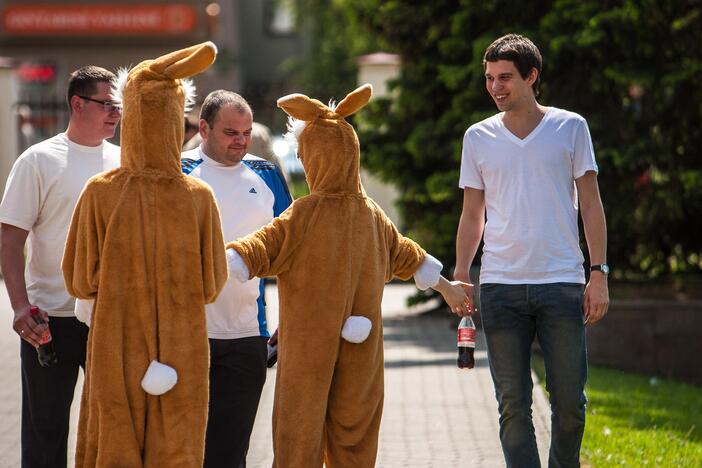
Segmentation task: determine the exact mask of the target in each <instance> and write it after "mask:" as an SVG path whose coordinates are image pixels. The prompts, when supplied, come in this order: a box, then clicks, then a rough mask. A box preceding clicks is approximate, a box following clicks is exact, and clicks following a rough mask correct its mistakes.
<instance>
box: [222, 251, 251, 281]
mask: <svg viewBox="0 0 702 468" xmlns="http://www.w3.org/2000/svg"><path fill="white" fill-rule="evenodd" d="M227 265H228V266H229V276H231V277H232V278H236V279H237V280H239V282H241V283H245V282H247V281H248V280H249V267H247V266H246V263H244V259H243V258H241V255H239V252H237V251H236V250H234V249H227Z"/></svg>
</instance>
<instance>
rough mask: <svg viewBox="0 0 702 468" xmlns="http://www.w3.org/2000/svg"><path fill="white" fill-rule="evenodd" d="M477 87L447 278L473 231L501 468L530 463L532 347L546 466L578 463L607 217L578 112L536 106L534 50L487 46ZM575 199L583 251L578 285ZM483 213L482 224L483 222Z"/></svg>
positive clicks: (514, 39)
mask: <svg viewBox="0 0 702 468" xmlns="http://www.w3.org/2000/svg"><path fill="white" fill-rule="evenodd" d="M483 63H484V67H485V79H486V88H487V91H488V92H489V93H490V95H491V96H492V98H493V100H494V101H495V104H496V105H497V108H498V109H499V110H500V111H501V112H500V113H499V114H496V115H494V116H492V117H490V118H488V119H485V120H483V121H482V122H478V123H476V124H474V125H472V126H471V127H470V128H469V129H468V130H467V131H466V133H465V137H464V139H463V155H462V162H461V176H460V182H459V186H460V187H461V188H462V189H464V199H463V212H462V214H461V220H460V224H459V228H458V236H457V239H456V257H457V260H456V270H455V278H456V279H457V280H461V281H465V282H470V275H469V268H470V265H471V263H472V261H473V258H474V256H475V253H476V250H477V248H478V245H479V243H480V239H481V237H483V230H484V247H483V254H482V262H481V263H482V265H481V271H480V314H481V318H482V324H483V330H484V332H485V337H486V341H487V348H488V362H489V365H490V371H491V374H492V377H493V382H494V384H495V393H496V397H497V400H498V403H499V412H500V440H501V442H502V449H503V452H504V455H505V460H506V463H507V466H509V467H512V466H519V467H539V466H541V465H540V461H539V454H538V452H537V448H536V439H535V437H534V427H533V423H532V418H531V403H532V397H531V395H532V381H531V369H530V361H531V344H532V341H533V340H534V337H535V336H537V337H538V339H539V344H540V345H541V349H542V350H543V354H544V362H545V366H546V384H547V387H548V389H549V394H550V401H551V410H552V412H553V418H552V431H551V433H552V437H551V448H550V454H549V466H559V467H571V466H579V464H580V461H579V456H580V444H581V441H582V436H583V431H584V428H585V403H586V399H585V393H584V387H585V380H586V378H587V360H586V353H585V325H586V324H590V323H594V322H596V321H597V320H599V319H601V318H602V317H603V316H604V315H605V314H606V313H607V308H608V304H609V293H608V289H607V274H608V273H609V267H608V266H607V264H606V226H605V216H604V211H603V209H602V202H601V200H600V195H599V188H598V185H597V164H596V163H595V156H594V151H593V147H592V142H591V139H590V134H589V130H588V127H587V123H586V122H585V119H583V118H582V117H581V116H579V115H578V114H575V113H573V112H568V111H565V110H561V109H557V108H554V107H545V106H542V105H540V104H539V103H538V102H537V101H536V96H537V95H538V85H539V80H540V75H541V54H540V53H539V50H538V49H537V48H536V46H535V45H534V44H533V43H532V42H531V41H530V40H529V39H527V38H525V37H522V36H518V35H515V34H509V35H506V36H504V37H501V38H499V39H497V40H496V41H495V42H493V43H492V44H491V45H490V46H489V47H488V49H487V51H486V52H485V57H484V61H483ZM578 205H579V206H580V212H581V215H582V219H583V225H584V228H585V236H586V239H587V243H588V251H589V254H590V265H591V267H590V269H591V274H590V277H589V281H588V283H587V285H586V286H584V284H585V275H584V272H583V255H582V252H581V250H580V244H579V239H578V219H577V216H578ZM486 217H487V221H486V220H485V219H486Z"/></svg>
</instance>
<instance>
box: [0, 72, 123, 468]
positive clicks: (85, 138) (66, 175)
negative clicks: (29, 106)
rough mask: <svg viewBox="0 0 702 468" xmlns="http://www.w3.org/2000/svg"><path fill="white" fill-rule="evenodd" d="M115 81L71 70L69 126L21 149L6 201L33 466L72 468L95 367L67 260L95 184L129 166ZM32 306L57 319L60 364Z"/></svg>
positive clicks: (26, 440)
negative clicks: (78, 403)
mask: <svg viewBox="0 0 702 468" xmlns="http://www.w3.org/2000/svg"><path fill="white" fill-rule="evenodd" d="M113 78H114V74H113V73H111V72H110V71H108V70H105V69H104V68H100V67H95V66H86V67H82V68H80V69H78V70H76V71H74V72H73V73H72V74H71V76H70V79H69V82H68V92H67V99H68V106H69V108H70V112H71V115H70V119H69V122H68V128H67V129H66V131H65V132H63V133H59V134H58V135H56V136H54V137H52V138H49V139H48V140H44V141H42V142H40V143H37V144H35V145H33V146H31V147H30V148H29V149H27V150H26V151H25V152H24V153H22V155H20V157H19V158H18V159H17V160H16V161H15V164H14V166H13V168H12V171H11V172H10V175H9V177H8V179H7V184H6V188H5V194H4V196H3V199H2V203H0V223H2V227H1V232H2V237H1V240H0V263H1V264H2V272H3V275H4V277H5V286H6V287H7V292H8V295H9V296H10V301H11V303H12V309H13V310H14V320H13V328H14V330H15V332H16V333H17V335H19V337H20V338H21V340H20V342H21V348H20V357H21V362H22V467H23V468H35V467H62V468H65V466H66V445H67V438H68V427H69V413H70V406H71V402H72V401H73V392H74V390H75V385H76V379H77V377H78V367H83V368H85V349H86V341H87V337H88V327H87V326H86V325H85V324H83V323H81V322H79V321H78V320H77V319H76V318H75V315H74V312H73V309H74V300H73V298H71V297H70V296H69V295H68V293H67V292H66V289H65V287H64V282H63V275H62V272H61V258H62V257H63V249H64V243H65V241H66V235H67V233H68V227H69V225H70V222H71V215H72V214H73V208H74V207H75V205H76V203H77V201H78V197H79V196H80V193H81V191H82V190H83V186H84V185H85V183H86V181H87V180H88V179H89V178H90V177H92V176H93V175H95V174H97V173H99V172H103V171H106V170H110V169H114V168H116V167H118V166H119V147H117V146H115V145H112V144H110V143H108V142H106V141H105V139H106V138H111V137H113V136H114V134H115V130H116V129H117V125H118V123H119V120H120V111H119V109H118V108H116V107H115V106H114V105H113V103H112V101H111V98H110V86H111V81H112V79H113ZM27 239H29V242H28V248H27V256H26V264H25V257H24V246H25V241H26V240H27ZM30 306H37V307H39V309H40V311H41V314H42V315H43V316H44V319H45V320H50V322H49V327H50V330H51V335H52V338H53V339H52V341H53V347H54V350H55V352H56V355H57V358H58V362H57V363H56V364H54V365H53V366H51V367H42V366H40V364H39V362H38V360H37V351H36V349H35V348H36V347H38V346H39V342H40V338H41V335H42V332H43V331H44V329H45V328H44V327H45V326H44V325H38V324H37V323H35V322H34V320H33V319H32V318H31V317H30V313H29V310H30Z"/></svg>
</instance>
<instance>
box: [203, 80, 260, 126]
mask: <svg viewBox="0 0 702 468" xmlns="http://www.w3.org/2000/svg"><path fill="white" fill-rule="evenodd" d="M227 105H231V106H234V108H235V109H236V110H238V111H239V112H240V113H242V114H244V113H247V112H248V113H249V114H251V115H252V116H253V111H252V110H251V106H250V105H249V103H248V102H246V99H244V98H243V97H241V95H239V94H237V93H235V92H233V91H227V90H224V89H218V90H217V91H212V92H211V93H210V94H208V95H207V97H206V98H205V101H204V102H203V103H202V107H201V108H200V119H201V120H204V121H206V122H207V125H209V126H210V128H212V127H213V126H214V122H215V119H216V118H217V114H218V113H219V110H220V109H221V108H222V107H223V106H227Z"/></svg>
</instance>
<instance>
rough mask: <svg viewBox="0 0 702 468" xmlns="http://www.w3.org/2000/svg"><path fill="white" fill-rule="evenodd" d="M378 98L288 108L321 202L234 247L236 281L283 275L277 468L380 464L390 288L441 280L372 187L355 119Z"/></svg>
mask: <svg viewBox="0 0 702 468" xmlns="http://www.w3.org/2000/svg"><path fill="white" fill-rule="evenodd" d="M371 94H372V89H371V87H370V85H365V86H362V87H360V88H358V89H357V90H356V91H354V92H352V93H350V94H349V95H348V96H347V97H346V98H345V99H343V100H342V101H341V102H340V103H339V105H338V106H336V108H330V107H327V106H325V105H324V104H322V103H321V102H320V101H318V100H315V99H310V98H308V97H307V96H304V95H301V94H293V95H290V96H286V97H283V98H281V99H279V100H278V106H279V107H281V108H282V109H283V110H284V111H285V112H286V113H287V114H289V115H290V116H291V117H293V118H294V119H298V121H297V122H293V123H292V126H293V127H295V128H296V129H297V130H298V131H301V133H299V137H298V143H299V147H298V155H299V157H300V160H301V161H302V165H303V166H304V169H305V175H306V177H307V183H308V185H309V188H310V192H311V194H310V195H309V196H307V197H304V198H300V199H298V200H296V201H295V202H294V203H293V205H292V206H291V207H290V208H288V210H286V211H285V212H284V213H283V214H282V215H281V216H280V218H276V219H274V220H273V221H272V223H271V224H269V225H267V226H264V227H263V228H261V229H260V230H259V231H257V232H255V233H253V234H251V235H249V236H247V237H245V238H243V239H239V240H238V241H236V242H232V243H230V244H228V245H227V248H228V249H230V250H227V255H228V257H229V264H230V270H231V274H232V275H234V276H237V277H239V278H240V279H248V278H249V276H250V277H253V276H277V277H278V288H279V297H280V324H279V345H278V347H279V350H280V357H279V361H278V375H277V381H276V389H275V404H274V410H273V433H274V440H273V444H274V450H275V460H274V463H273V465H274V466H277V467H284V468H290V467H294V468H298V467H299V468H302V467H304V468H310V467H311V468H315V467H321V466H322V463H323V462H324V463H326V466H327V467H331V468H336V467H354V468H364V467H368V468H370V467H373V466H375V458H376V452H377V446H378V431H379V428H380V420H381V416H382V412H383V328H382V321H381V310H380V303H381V300H382V297H383V288H384V286H385V283H386V282H388V281H390V280H391V279H392V278H393V277H399V278H402V279H409V278H410V277H411V276H412V275H415V274H416V275H415V279H416V280H417V281H418V284H419V283H422V282H424V283H425V284H424V288H426V287H428V286H431V285H434V284H436V283H437V282H438V281H439V275H440V271H441V264H440V263H438V261H437V260H435V259H433V257H431V256H429V255H427V254H426V253H425V252H424V250H422V248H421V247H420V246H419V245H417V244H416V243H415V242H413V241H412V240H410V239H408V238H406V237H403V236H402V235H400V234H399V233H398V231H397V229H396V228H395V226H394V225H393V224H392V222H391V221H390V220H389V219H388V218H387V216H386V215H385V214H384V213H383V211H382V210H381V209H380V207H379V206H378V205H377V204H376V203H375V202H374V201H373V200H371V199H370V198H368V197H367V196H366V193H365V191H364V190H363V187H362V185H361V179H360V172H359V169H360V153H359V144H358V138H357V137H356V133H355V132H354V130H353V127H352V126H351V125H350V124H349V123H348V122H346V120H345V119H344V118H345V117H347V116H349V115H351V114H353V113H354V112H356V111H357V110H358V109H360V108H361V107H363V106H365V105H366V103H367V102H368V100H369V99H370V97H371ZM231 249H233V250H231ZM242 260H243V261H242ZM425 260H426V261H425ZM420 265H421V266H422V268H420ZM425 267H426V268H425ZM418 269H420V270H422V271H424V273H425V274H424V275H421V274H420V273H419V272H418ZM420 276H423V277H424V280H423V281H422V279H421V278H420ZM420 287H422V285H421V284H420ZM342 337H343V338H344V339H342Z"/></svg>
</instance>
